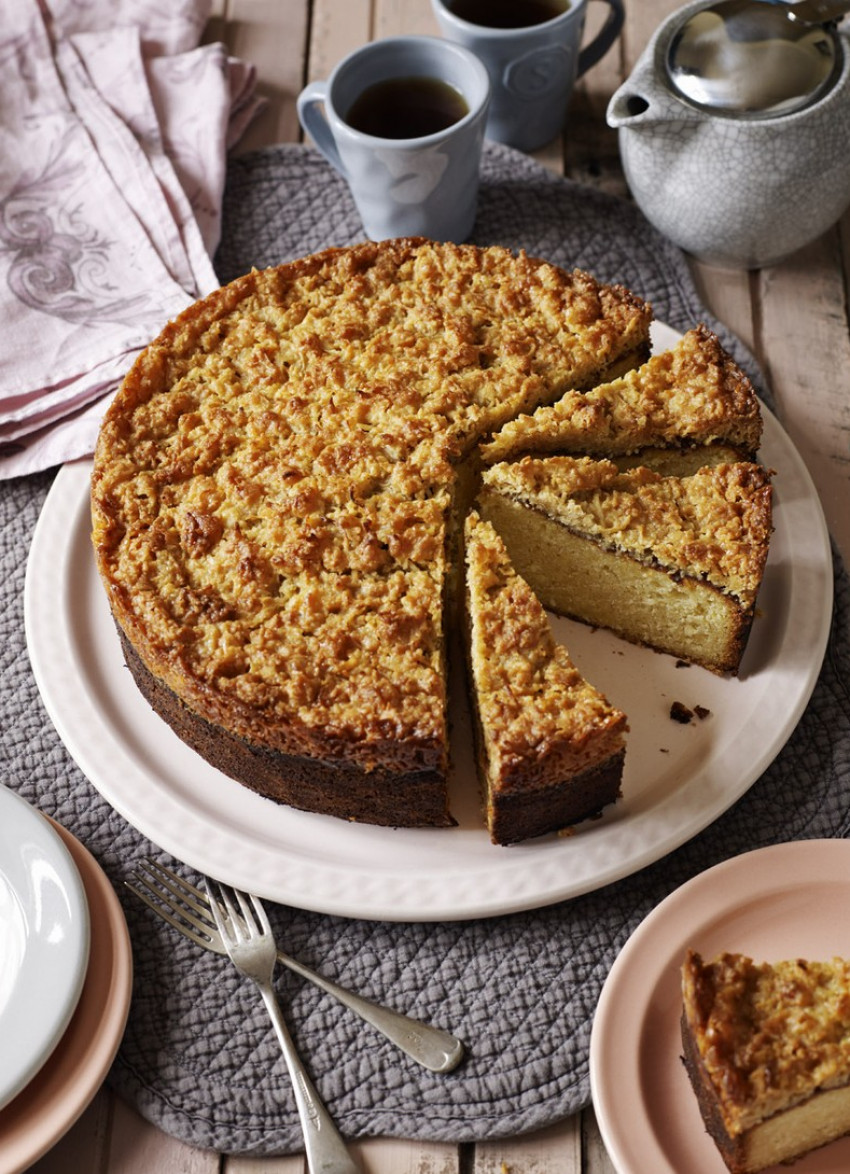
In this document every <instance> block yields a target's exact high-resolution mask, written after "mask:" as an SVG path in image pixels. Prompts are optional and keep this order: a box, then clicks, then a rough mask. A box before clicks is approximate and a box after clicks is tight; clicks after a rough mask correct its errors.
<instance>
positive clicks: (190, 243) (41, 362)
mask: <svg viewBox="0 0 850 1174" xmlns="http://www.w3.org/2000/svg"><path fill="white" fill-rule="evenodd" d="M209 8H210V3H209V0H169V2H168V3H165V2H164V0H148V2H141V0H119V2H118V3H114V2H113V0H41V2H39V0H22V2H20V3H17V4H15V5H11V6H8V7H7V8H6V9H5V12H4V20H3V27H2V29H1V30H0V60H2V67H3V68H2V78H3V81H2V83H0V86H2V90H0V96H1V97H2V101H0V316H1V317H2V323H3V329H2V332H0V478H10V477H15V476H20V475H22V474H27V473H32V472H36V471H39V470H43V469H47V468H51V467H52V466H54V465H57V464H60V463H62V462H64V461H67V460H72V459H75V458H77V457H82V456H86V455H88V454H90V453H91V452H92V451H93V448H94V443H95V440H96V436H97V429H98V426H99V423H100V420H101V418H102V415H103V412H104V410H105V408H106V405H107V403H108V402H109V398H110V396H111V394H112V393H114V391H115V390H116V388H117V386H118V384H119V383H120V380H121V378H122V377H123V375H124V374H125V372H126V371H127V370H128V368H129V367H130V365H131V364H132V362H133V360H134V358H135V356H136V354H137V353H138V352H139V350H140V349H141V348H143V347H144V346H145V345H146V344H147V343H148V342H150V340H151V339H152V338H154V337H155V336H156V335H157V334H158V333H159V331H160V330H161V329H162V328H163V326H164V325H165V324H166V323H167V322H168V321H169V320H170V319H171V318H173V317H174V316H175V315H176V314H178V313H179V312H180V311H181V310H182V309H184V308H185V307H186V306H187V305H189V304H191V302H193V301H194V300H195V299H196V298H198V297H200V296H203V295H204V294H206V293H209V292H210V291H211V290H213V289H215V288H216V287H217V286H218V284H219V283H218V280H217V278H216V276H215V272H214V270H213V267H212V261H211V257H212V254H213V253H214V251H215V248H216V246H217V244H218V241H219V236H220V225H221V201H222V193H223V188H224V176H225V167H226V157H227V150H228V148H229V147H230V146H232V145H233V144H234V143H235V142H236V141H238V139H239V137H240V136H241V134H242V133H243V132H244V130H245V128H246V126H247V125H248V124H249V123H250V121H251V120H252V118H253V117H254V116H255V114H256V113H257V110H258V109H259V106H260V105H261V100H260V99H259V98H258V97H257V96H256V93H255V71H254V70H253V67H251V66H250V65H249V64H247V63H245V62H241V61H238V60H236V59H234V58H230V57H228V55H227V52H226V50H225V48H224V46H223V45H220V44H206V45H202V44H200V43H199V42H200V37H201V34H202V32H203V28H204V26H205V24H206V21H207V19H208V16H209Z"/></svg>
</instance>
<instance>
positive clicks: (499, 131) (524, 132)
mask: <svg viewBox="0 0 850 1174" xmlns="http://www.w3.org/2000/svg"><path fill="white" fill-rule="evenodd" d="M602 2H603V3H605V4H607V5H608V9H609V11H608V15H607V18H606V20H605V22H604V24H603V25H602V27H601V28H600V29H599V31H598V32H597V34H596V36H595V37H594V38H593V40H592V41H590V43H589V44H587V45H585V46H584V47H583V48H582V45H581V42H582V37H583V34H584V25H585V17H586V15H587V5H588V0H550V3H549V5H548V7H551V9H552V10H553V12H555V15H553V16H552V17H551V18H550V19H548V20H543V21H542V22H541V23H538V24H528V25H525V26H523V27H519V28H516V27H511V28H501V27H494V26H493V25H486V24H484V23H479V21H478V19H477V18H476V21H475V23H473V22H472V21H471V20H468V19H465V18H464V17H463V16H461V15H459V14H458V13H457V12H455V11H454V8H455V5H457V7H458V8H459V9H460V11H461V12H465V11H466V9H465V8H464V7H462V6H461V5H460V4H459V3H458V0H431V7H432V8H433V10H434V15H435V16H436V18H437V23H438V24H439V26H440V32H441V33H442V35H443V36H444V37H445V38H446V39H448V40H450V41H452V42H454V43H455V44H458V45H462V46H463V47H464V48H466V49H470V50H471V51H472V52H473V53H475V54H476V56H478V57H479V58H480V59H481V60H482V61H483V63H484V65H485V66H486V67H487V72H488V73H489V75H490V85H491V89H492V95H491V99H490V111H489V115H488V118H487V131H486V133H487V137H488V138H490V139H495V141H496V142H498V143H505V144H507V145H508V146H509V147H518V148H519V149H520V150H522V151H536V150H537V149H538V148H539V147H542V146H544V145H545V144H546V143H549V142H551V141H552V139H554V138H555V137H556V135H558V134H560V132H561V130H562V129H563V126H564V119H565V117H566V112H567V105H568V103H569V100H570V97H571V95H572V92H573V86H574V85H575V82H576V79H577V78H579V77H581V75H582V74H583V73H586V72H587V70H588V69H590V67H591V66H592V65H595V64H596V63H597V62H598V61H600V60H601V59H602V58H603V57H604V56H605V54H606V53H607V52H608V50H609V49H610V48H611V46H612V45H613V43H614V41H615V40H616V38H617V37H618V36H619V33H620V30H621V29H622V27H623V20H624V11H623V0H602ZM538 7H539V6H538ZM479 8H480V9H481V10H482V11H484V12H485V13H486V12H487V11H488V5H486V4H484V3H482V4H481V5H479ZM515 8H516V10H517V11H518V12H522V0H517V2H516V5H515ZM494 24H495V21H494Z"/></svg>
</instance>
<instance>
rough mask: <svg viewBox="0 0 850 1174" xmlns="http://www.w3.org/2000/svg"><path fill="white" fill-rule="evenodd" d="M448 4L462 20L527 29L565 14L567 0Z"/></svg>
mask: <svg viewBox="0 0 850 1174" xmlns="http://www.w3.org/2000/svg"><path fill="white" fill-rule="evenodd" d="M447 7H448V8H449V9H450V11H451V12H453V13H454V15H455V16H457V17H460V19H461V20H466V21H469V23H470V24H477V25H481V27H482V28H487V29H525V28H530V27H531V26H532V25H535V24H545V23H546V21H547V20H554V19H555V17H556V16H563V14H564V13H565V12H566V11H567V9H568V8H569V2H568V0H560V3H559V0H450V2H449V3H448V4H447Z"/></svg>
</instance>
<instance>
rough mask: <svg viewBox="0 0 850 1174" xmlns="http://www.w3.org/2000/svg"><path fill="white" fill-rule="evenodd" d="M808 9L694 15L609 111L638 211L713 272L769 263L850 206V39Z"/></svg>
mask: <svg viewBox="0 0 850 1174" xmlns="http://www.w3.org/2000/svg"><path fill="white" fill-rule="evenodd" d="M806 3H807V4H809V5H812V4H814V5H815V6H817V5H821V6H822V5H823V3H824V0H806ZM799 7H800V5H799V4H796V5H795V4H781V3H779V4H777V3H773V2H770V0H695V2H694V3H690V4H687V5H685V7H683V8H681V9H679V10H678V11H677V12H675V13H673V14H672V15H671V16H670V17H669V18H668V19H667V20H666V21H665V22H664V23H663V24H662V25H661V26H660V28H658V30H657V31H656V32H655V34H654V36H653V38H652V40H651V41H650V43H649V44H648V45H647V47H646V49H645V50H644V52H643V54H642V55H641V57H640V59H639V60H638V62H637V64H636V65H635V68H634V70H633V72H632V74H631V77H630V78H629V79H628V81H627V82H625V83H624V84H623V85H622V86H621V87H620V88H619V89H618V90H617V92H616V93H615V94H614V96H613V97H612V99H611V101H610V103H609V106H608V111H607V119H608V124H609V125H610V126H612V127H616V128H617V129H618V131H619V144H620V154H621V158H622V163H623V169H624V172H625V176H626V180H627V182H628V184H629V188H630V189H631V192H632V195H633V197H634V199H635V201H636V202H637V204H638V206H639V207H640V208H641V210H642V211H643V213H644V215H645V216H646V217H647V219H648V220H649V221H650V222H651V223H652V224H654V225H655V227H656V228H658V229H659V230H660V231H661V232H662V233H663V234H664V235H665V236H667V237H668V238H669V239H670V240H672V241H673V242H674V243H675V244H677V245H679V246H680V247H681V248H683V249H685V250H687V251H688V252H690V253H692V254H693V255H694V256H696V257H698V258H699V259H700V260H703V261H706V262H708V263H711V264H716V265H720V266H727V267H733V268H758V267H761V266H765V265H770V264H772V263H774V262H776V261H778V260H780V259H781V258H783V257H786V256H787V255H788V254H790V253H792V252H794V251H795V250H796V249H798V248H801V247H802V246H803V245H805V244H808V243H809V242H810V241H813V240H815V239H816V238H817V237H818V236H820V234H821V233H822V232H825V231H826V229H827V228H829V227H830V226H831V225H832V224H834V223H835V221H836V220H838V218H839V217H840V216H841V214H842V212H843V211H844V210H845V208H847V207H848V205H850V40H848V37H847V36H846V34H844V33H843V32H841V31H840V30H839V28H838V26H837V25H836V23H835V22H834V21H828V22H827V23H824V24H817V23H808V22H804V21H801V20H799V19H796V18H795V16H794V10H795V9H796V8H799Z"/></svg>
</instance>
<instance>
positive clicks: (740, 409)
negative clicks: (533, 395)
mask: <svg viewBox="0 0 850 1174" xmlns="http://www.w3.org/2000/svg"><path fill="white" fill-rule="evenodd" d="M761 430H762V420H761V410H760V407H759V402H758V398H757V396H756V393H755V390H754V388H753V385H752V383H751V382H750V380H749V379H748V377H747V376H746V374H745V373H744V372H743V371H742V370H741V368H740V367H739V366H738V364H737V363H736V362H735V361H734V359H733V358H732V357H731V355H729V354H728V352H727V351H726V350H724V348H723V346H722V345H721V343H720V340H719V339H718V338H717V336H716V335H715V334H713V333H712V332H711V331H710V330H708V328H707V327H705V326H702V325H700V326H697V327H695V328H694V329H693V330H689V331H688V333H687V334H685V335H684V337H683V338H682V339H681V341H680V342H679V343H678V344H677V345H676V346H675V347H673V348H671V349H670V350H666V351H664V352H662V353H661V354H658V355H653V357H652V358H650V359H649V360H648V362H646V363H644V364H643V366H641V367H638V368H637V369H636V370H633V371H630V372H628V373H627V374H625V375H623V376H622V377H621V378H619V379H615V380H613V381H611V382H608V383H603V384H600V385H599V386H598V387H595V388H593V390H591V391H584V392H582V391H579V390H571V391H568V392H567V393H566V394H565V395H563V396H562V397H561V398H560V399H559V400H558V401H557V402H556V403H554V404H552V405H551V406H548V407H540V408H538V409H537V410H536V411H535V412H533V413H531V414H526V415H521V416H518V417H517V418H516V419H514V420H511V421H510V422H509V423H507V424H505V425H504V427H502V428H501V429H500V430H499V431H498V432H496V433H495V435H494V436H493V437H492V439H491V440H490V441H489V442H488V443H487V444H484V445H483V446H482V449H481V452H482V456H483V458H484V460H485V461H486V462H487V463H490V464H492V463H493V462H495V461H503V460H508V459H513V458H516V457H518V456H520V455H524V454H527V453H528V454H534V453H541V454H542V453H570V454H574V455H581V454H583V455H587V456H600V457H612V458H613V457H616V456H618V455H626V454H629V453H636V452H639V451H640V450H641V449H644V448H658V449H677V450H683V451H684V452H685V453H687V452H688V451H689V450H692V449H698V450H703V449H705V450H707V451H706V460H708V459H710V450H711V448H712V446H714V445H717V444H723V445H726V446H731V447H732V448H733V449H734V450H735V455H736V457H737V458H738V459H752V458H753V457H754V456H755V454H756V453H757V451H758V448H759V444H760V442H761Z"/></svg>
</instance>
